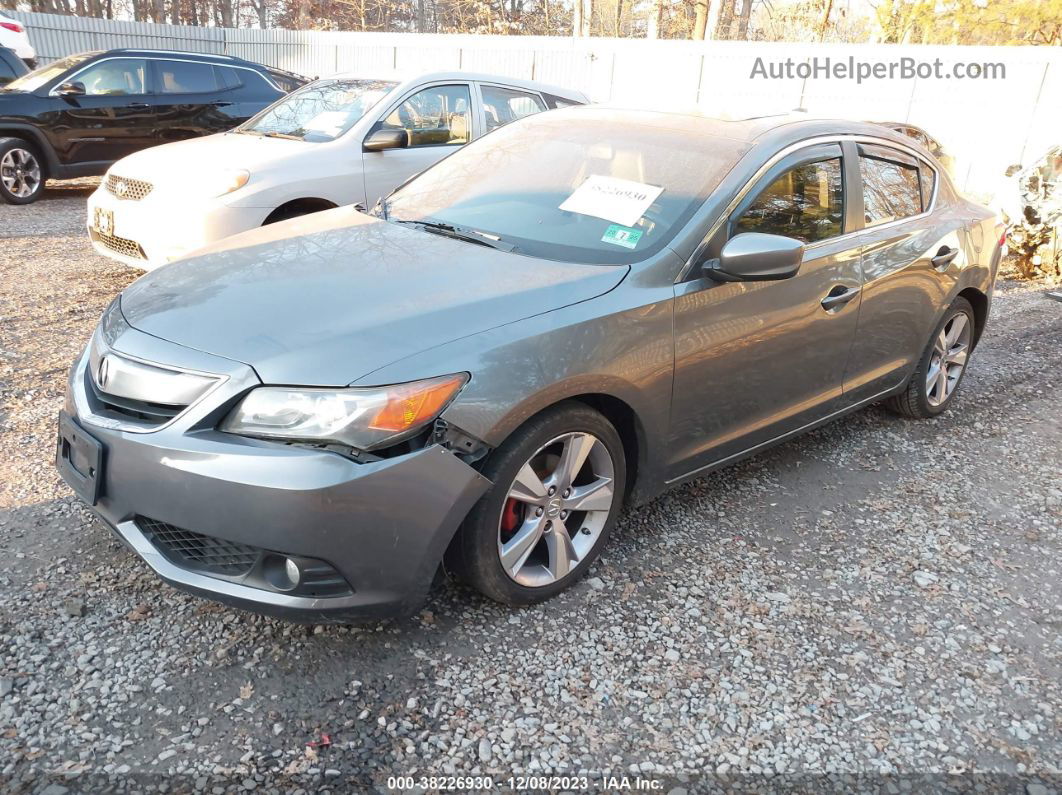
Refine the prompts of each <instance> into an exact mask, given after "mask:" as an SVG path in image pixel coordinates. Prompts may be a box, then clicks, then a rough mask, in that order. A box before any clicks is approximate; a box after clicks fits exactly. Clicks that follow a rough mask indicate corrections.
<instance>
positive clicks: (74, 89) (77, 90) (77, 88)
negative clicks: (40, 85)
mask: <svg viewBox="0 0 1062 795" xmlns="http://www.w3.org/2000/svg"><path fill="white" fill-rule="evenodd" d="M55 93H56V94H58V95H59V96H61V97H80V96H84V94H85V84H84V83H78V82H76V81H75V82H73V83H63V84H62V85H60V86H59V87H58V88H57V89H55Z"/></svg>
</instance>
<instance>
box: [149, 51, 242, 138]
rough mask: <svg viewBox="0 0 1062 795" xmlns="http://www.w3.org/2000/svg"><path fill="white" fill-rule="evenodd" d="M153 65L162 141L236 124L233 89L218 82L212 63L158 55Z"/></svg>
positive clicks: (203, 133) (159, 134) (221, 129)
mask: <svg viewBox="0 0 1062 795" xmlns="http://www.w3.org/2000/svg"><path fill="white" fill-rule="evenodd" d="M151 67H152V70H151V71H152V80H153V85H154V90H155V110H156V112H157V113H158V120H159V121H158V131H157V137H158V142H159V143H170V142H171V141H183V140H186V139H188V138H198V137H200V136H202V135H209V134H211V133H215V132H222V131H223V130H228V129H230V128H231V127H233V126H234V125H235V124H236V123H237V122H236V121H235V120H234V118H233V115H232V110H233V108H234V105H235V100H234V97H233V90H232V88H228V87H226V86H224V84H222V83H221V82H220V81H219V75H218V74H217V72H216V71H215V69H214V65H213V64H210V63H204V62H202V61H185V60H179V59H176V58H173V59H171V58H157V59H152V62H151Z"/></svg>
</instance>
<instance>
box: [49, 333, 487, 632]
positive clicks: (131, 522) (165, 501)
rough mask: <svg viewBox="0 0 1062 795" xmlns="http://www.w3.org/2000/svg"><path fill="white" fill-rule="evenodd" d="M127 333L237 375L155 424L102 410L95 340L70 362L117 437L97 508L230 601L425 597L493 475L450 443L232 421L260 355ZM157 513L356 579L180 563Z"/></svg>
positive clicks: (365, 610) (380, 613)
mask: <svg viewBox="0 0 1062 795" xmlns="http://www.w3.org/2000/svg"><path fill="white" fill-rule="evenodd" d="M119 336H120V338H119V340H118V341H117V342H115V343H113V344H112V345H111V346H110V347H111V349H112V350H114V351H116V352H119V353H123V354H127V355H130V356H133V357H138V358H143V359H148V358H149V357H148V356H145V354H147V353H150V354H151V357H150V360H151V361H156V362H165V363H166V364H168V365H172V366H176V367H182V368H188V369H194V370H197V371H200V372H214V373H218V374H221V375H224V376H225V380H224V382H223V383H222V384H221V386H219V387H218V388H217V389H215V390H213V391H212V392H210V393H209V394H208V395H207V396H206V397H205V398H203V399H202V400H201V401H200V402H199V403H196V404H193V405H192V406H190V407H189V408H188V409H187V410H186V411H185V412H183V413H182V414H180V415H179V416H178V417H177V418H176V419H174V420H173V421H171V422H168V423H166V424H165V425H164V426H163V427H161V428H159V429H157V430H152V431H149V432H144V431H138V430H135V429H134V430H130V429H124V428H122V427H114V426H115V425H116V424H115V423H114V422H113V421H111V420H108V419H107V418H102V419H101V418H99V417H97V416H95V415H94V413H93V408H92V403H91V398H90V396H89V395H88V394H87V392H86V389H87V388H90V387H87V382H86V380H85V379H86V377H87V373H86V370H87V363H88V360H89V356H88V354H87V352H86V354H85V355H83V356H82V357H81V359H80V360H79V361H78V362H77V363H76V364H75V366H74V367H73V369H72V370H71V374H70V382H69V399H68V404H67V410H68V411H71V413H72V415H73V416H74V418H75V420H76V422H77V423H78V424H80V426H81V427H82V428H83V429H85V430H86V431H88V432H89V433H90V434H91V435H92V436H93V437H94V438H95V439H96V440H98V441H99V442H100V443H101V444H102V445H103V447H104V451H105V453H104V462H105V463H104V466H103V476H102V479H101V482H100V494H99V498H98V500H97V502H96V504H95V505H94V506H93V510H94V511H96V513H97V514H98V515H99V516H100V517H101V518H102V519H103V520H104V521H105V522H106V523H107V524H108V525H110V527H111V528H113V529H114V530H115V532H117V534H118V535H119V536H120V537H121V538H122V539H123V540H124V541H125V543H126V544H127V545H128V546H129V547H130V548H131V549H132V550H133V551H134V552H136V553H137V554H138V555H139V556H140V557H141V558H143V559H144V560H145V561H146V562H147V563H148V565H150V566H151V567H152V569H154V570H155V572H156V573H157V574H158V575H159V576H160V577H162V578H163V579H164V580H166V581H167V582H169V583H171V584H173V585H175V586H176V587H178V588H181V589H183V590H186V591H190V592H192V593H196V594H199V595H202V596H206V597H209V598H211V599H215V600H217V601H221V602H225V603H227V604H231V605H235V606H237V607H242V608H246V609H250V610H254V611H256V612H263V613H268V614H272V615H277V616H281V617H286V618H294V619H298V620H305V621H342V620H348V619H356V618H377V617H384V616H389V615H396V614H401V613H407V612H411V611H413V610H415V609H416V608H417V606H419V605H420V604H421V603H422V601H423V599H424V597H425V596H426V595H427V592H428V589H429V588H430V585H431V582H432V579H433V577H434V575H435V573H436V571H437V569H438V565H439V563H440V561H441V560H442V556H443V553H444V551H445V549H446V547H447V545H448V544H449V542H450V540H451V538H452V537H453V534H454V532H455V531H456V529H457V527H458V525H459V524H460V523H461V521H462V520H463V519H464V517H465V515H466V514H467V513H468V511H469V510H470V509H471V507H472V505H473V504H474V503H475V502H476V500H477V499H479V497H480V496H481V495H482V494H483V493H484V491H486V489H487V488H488V487H489V485H490V482H489V481H488V480H487V479H486V478H484V477H483V476H482V475H480V474H479V473H478V472H477V471H475V470H474V469H472V468H471V467H470V466H468V465H467V464H465V463H464V462H463V461H462V460H461V459H459V458H458V457H457V456H455V455H454V454H453V453H451V452H450V451H448V450H446V449H445V448H443V447H440V446H437V445H435V446H430V447H426V448H423V449H420V450H417V451H415V452H412V453H408V454H405V455H400V456H396V457H393V458H388V459H384V460H381V461H375V462H371V463H357V462H355V461H352V460H350V459H348V458H346V457H344V456H341V455H338V454H336V453H333V452H329V451H325V450H320V449H315V448H308V447H302V446H297V445H287V444H278V443H273V442H267V441H260V440H255V439H247V438H243V437H239V436H233V435H231V434H225V433H221V432H219V431H217V430H215V427H216V424H217V422H218V420H219V419H220V418H221V417H223V416H224V415H225V414H226V413H227V411H228V410H229V408H230V407H231V406H232V405H233V404H234V403H235V402H236V400H238V399H239V397H240V396H241V395H242V394H243V393H244V392H246V390H247V389H249V388H252V387H253V386H255V385H257V384H258V379H257V378H256V377H255V375H254V373H253V370H251V368H249V367H247V366H246V365H242V364H239V363H235V362H231V361H228V360H223V359H218V358H217V357H213V356H209V355H207V354H202V353H200V352H198V351H192V350H190V349H184V348H180V347H179V346H175V345H172V344H171V343H166V342H163V341H162V340H159V339H157V338H154V337H150V336H149V335H146V334H142V333H141V332H137V331H135V330H133V329H130V328H129V327H128V326H125V327H124V330H123V331H121V332H120V335H119ZM108 425H111V426H112V427H107V426H108ZM118 425H120V423H119V424H118ZM145 517H149V518H150V520H153V521H155V522H162V523H167V524H169V525H172V526H174V527H176V528H183V529H185V530H189V531H193V532H194V533H197V534H203V535H205V536H210V537H212V538H216V539H223V540H225V541H228V542H233V543H235V544H241V545H249V546H252V547H257V548H261V549H263V550H268V551H270V552H273V553H277V554H279V555H284V556H304V557H306V558H313V559H317V560H320V561H324V562H326V563H327V564H330V565H331V566H332V567H333V568H334V569H335V570H336V571H338V572H339V574H341V575H342V577H343V578H345V579H346V581H347V583H348V584H349V585H350V590H349V591H347V592H346V593H345V594H344V595H341V596H329V597H323V598H320V597H314V596H307V595H294V594H291V593H285V592H280V591H277V590H269V589H267V588H263V587H258V586H256V585H254V584H249V583H252V580H251V579H250V578H248V579H247V580H246V581H241V580H240V579H239V578H235V579H234V578H221V577H217V576H211V575H209V574H204V573H203V572H202V571H196V570H193V569H191V568H188V567H184V566H181V565H178V563H176V562H174V559H173V557H172V556H168V555H166V554H164V553H165V550H164V549H162V548H160V547H158V546H156V545H155V543H154V542H153V541H152V540H151V536H150V534H149V533H146V532H145V531H144V518H145Z"/></svg>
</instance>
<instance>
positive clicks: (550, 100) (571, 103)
mask: <svg viewBox="0 0 1062 795" xmlns="http://www.w3.org/2000/svg"><path fill="white" fill-rule="evenodd" d="M542 96H543V97H544V98H545V100H546V105H547V106H549V108H550V109H551V110H555V109H557V108H577V107H579V106H580V105H582V104H584V103H582V102H576V101H575V100H574V99H564V97H558V96H557V95H556V94H543V95H542Z"/></svg>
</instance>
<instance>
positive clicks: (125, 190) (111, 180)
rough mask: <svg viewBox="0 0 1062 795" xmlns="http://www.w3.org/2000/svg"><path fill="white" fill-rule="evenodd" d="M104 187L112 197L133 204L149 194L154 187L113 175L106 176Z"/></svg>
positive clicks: (141, 181) (137, 180)
mask: <svg viewBox="0 0 1062 795" xmlns="http://www.w3.org/2000/svg"><path fill="white" fill-rule="evenodd" d="M105 185H106V186H107V192H108V193H109V194H111V195H112V196H115V197H117V198H119V199H126V200H128V201H134V202H138V201H140V200H141V199H143V198H144V197H145V196H147V195H148V194H149V193H151V189H152V188H153V187H154V186H153V185H152V184H151V183H150V182H145V181H144V180H142V179H129V178H127V177H117V176H115V175H114V174H108V175H107V181H106V183H105Z"/></svg>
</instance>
